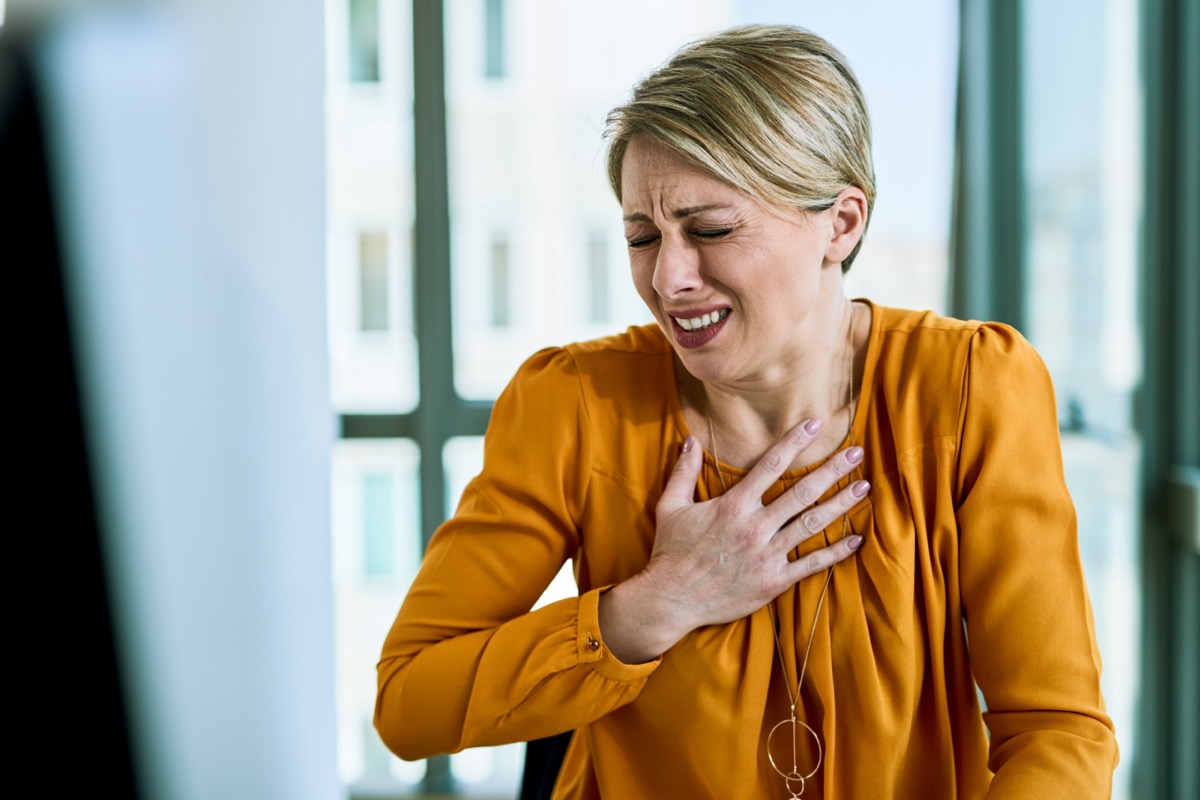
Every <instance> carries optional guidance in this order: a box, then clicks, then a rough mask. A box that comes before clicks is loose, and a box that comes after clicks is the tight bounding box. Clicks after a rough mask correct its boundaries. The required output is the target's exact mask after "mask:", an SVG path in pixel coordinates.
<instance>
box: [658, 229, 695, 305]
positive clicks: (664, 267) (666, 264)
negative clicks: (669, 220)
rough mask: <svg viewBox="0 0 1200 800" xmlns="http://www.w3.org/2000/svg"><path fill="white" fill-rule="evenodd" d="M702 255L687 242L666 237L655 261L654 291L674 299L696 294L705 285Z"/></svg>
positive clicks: (661, 242) (660, 245) (661, 243)
mask: <svg viewBox="0 0 1200 800" xmlns="http://www.w3.org/2000/svg"><path fill="white" fill-rule="evenodd" d="M703 283H704V281H703V278H702V277H701V274H700V254H699V253H698V252H697V251H696V249H695V248H694V247H691V246H689V245H688V243H687V242H686V241H679V240H678V239H677V238H676V237H667V236H664V237H663V238H662V240H661V241H660V243H659V245H658V254H657V258H656V259H655V261H654V280H653V284H654V291H656V292H658V295H659V297H663V298H667V299H672V298H676V297H681V296H683V295H686V294H688V293H689V292H694V291H696V290H697V289H699V288H700V287H701V286H702V285H703Z"/></svg>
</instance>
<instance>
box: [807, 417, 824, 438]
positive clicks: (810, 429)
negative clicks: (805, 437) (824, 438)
mask: <svg viewBox="0 0 1200 800" xmlns="http://www.w3.org/2000/svg"><path fill="white" fill-rule="evenodd" d="M804 430H805V432H806V433H808V434H809V435H810V436H811V435H812V434H814V433H816V432H817V431H819V430H821V420H819V419H810V420H809V421H808V422H806V423H804Z"/></svg>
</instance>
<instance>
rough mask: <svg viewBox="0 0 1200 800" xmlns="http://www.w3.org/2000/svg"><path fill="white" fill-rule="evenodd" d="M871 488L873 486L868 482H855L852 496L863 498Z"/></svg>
mask: <svg viewBox="0 0 1200 800" xmlns="http://www.w3.org/2000/svg"><path fill="white" fill-rule="evenodd" d="M870 488H871V484H869V483H867V482H866V481H855V482H854V485H853V486H851V487H850V494H852V495H854V496H855V497H863V496H864V495H866V493H867V492H868V491H869V490H870Z"/></svg>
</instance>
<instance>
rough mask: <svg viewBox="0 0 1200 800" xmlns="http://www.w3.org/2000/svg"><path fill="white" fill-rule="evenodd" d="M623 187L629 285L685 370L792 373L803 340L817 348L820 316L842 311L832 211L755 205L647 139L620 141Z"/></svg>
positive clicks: (760, 375) (720, 376)
mask: <svg viewBox="0 0 1200 800" xmlns="http://www.w3.org/2000/svg"><path fill="white" fill-rule="evenodd" d="M621 187H622V195H623V198H622V210H623V212H624V216H625V238H626V241H627V242H628V243H629V262H630V266H631V268H632V271H633V282H634V284H635V285H636V287H637V290H638V294H640V295H641V297H642V300H643V301H645V303H646V305H647V306H648V307H649V309H650V311H651V313H653V314H654V316H655V318H656V319H657V320H658V324H659V325H660V326H661V327H662V329H663V331H664V332H665V333H666V335H667V337H668V339H670V341H671V343H672V345H673V346H674V348H675V352H676V353H677V354H678V356H679V358H680V359H681V360H682V361H683V364H684V366H685V367H686V368H687V370H688V371H689V372H690V373H691V374H692V375H694V376H696V377H697V378H699V379H700V380H703V381H706V382H728V383H739V382H749V383H754V382H759V381H772V380H782V379H787V378H788V377H794V375H790V374H789V373H790V372H791V371H794V370H795V369H796V368H797V367H798V366H799V365H800V364H802V363H804V360H803V359H802V358H801V356H802V355H803V353H804V349H805V347H804V346H805V342H806V341H807V342H810V343H811V342H813V341H820V342H824V341H825V340H826V334H825V332H824V331H822V330H820V326H822V325H823V324H825V323H826V319H825V317H826V313H825V312H832V311H840V309H839V307H838V305H837V300H838V299H839V298H840V297H841V269H840V266H839V264H838V263H831V262H830V261H829V259H828V258H827V256H828V255H830V247H829V245H830V241H831V238H832V237H833V236H834V230H833V223H832V220H833V215H832V213H831V212H817V213H801V212H798V211H790V210H780V209H776V208H769V207H767V206H764V205H762V204H761V203H759V202H758V201H756V200H754V199H753V198H751V197H750V196H749V195H747V194H745V193H744V192H742V191H741V190H740V189H737V188H735V187H733V186H731V185H730V184H727V183H725V182H724V181H721V180H719V179H717V178H714V177H713V176H711V175H709V174H708V173H706V172H704V171H702V170H700V169H697V168H696V167H694V166H692V165H691V164H689V163H688V162H686V161H684V160H683V159H681V158H679V157H678V156H676V155H675V154H673V153H672V152H671V151H669V150H667V149H665V148H663V147H662V146H660V145H658V144H656V143H655V142H654V141H653V140H649V139H645V138H635V139H633V140H632V141H631V142H630V143H629V147H628V149H627V150H626V153H625V159H624V161H623V163H622V171H621ZM833 249H834V250H836V249H837V248H833ZM839 263H840V262H839ZM814 337H816V338H814Z"/></svg>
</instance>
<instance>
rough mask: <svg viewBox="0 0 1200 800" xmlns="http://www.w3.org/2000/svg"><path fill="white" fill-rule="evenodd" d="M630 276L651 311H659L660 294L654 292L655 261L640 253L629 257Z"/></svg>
mask: <svg viewBox="0 0 1200 800" xmlns="http://www.w3.org/2000/svg"><path fill="white" fill-rule="evenodd" d="M629 274H630V277H631V278H633V287H634V288H635V289H637V293H638V295H639V296H640V297H641V298H642V302H644V303H645V304H646V305H647V306H649V307H650V310H651V311H656V310H657V309H658V293H657V292H655V291H654V260H653V259H649V258H645V257H644V256H643V255H642V254H640V253H633V254H631V255H630V256H629Z"/></svg>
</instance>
